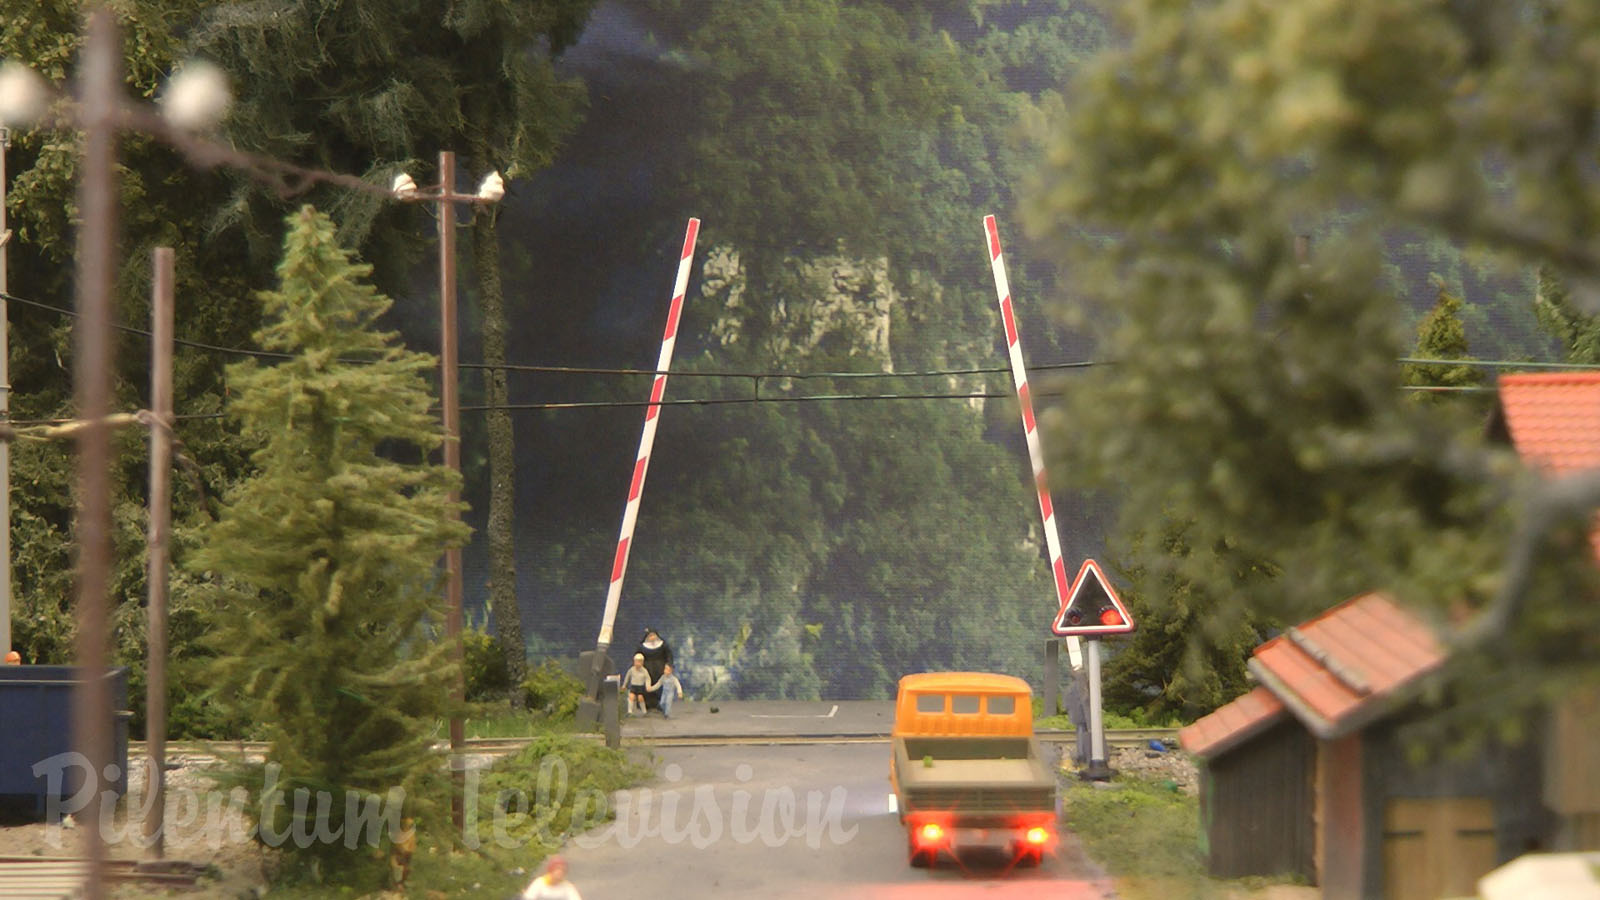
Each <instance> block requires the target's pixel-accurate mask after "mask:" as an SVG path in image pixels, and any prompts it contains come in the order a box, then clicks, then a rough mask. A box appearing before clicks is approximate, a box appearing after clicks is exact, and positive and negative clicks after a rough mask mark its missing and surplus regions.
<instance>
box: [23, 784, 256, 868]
mask: <svg viewBox="0 0 1600 900" xmlns="http://www.w3.org/2000/svg"><path fill="white" fill-rule="evenodd" d="M168 762H169V765H175V767H174V768H171V769H170V771H168V773H167V798H168V801H167V804H166V809H167V825H168V827H167V838H166V854H165V856H166V858H167V859H169V860H182V861H186V862H194V863H199V864H202V865H210V866H213V867H214V868H213V870H212V873H213V875H214V876H215V877H207V878H202V879H201V880H200V882H199V884H198V885H197V888H196V889H194V890H186V891H183V892H182V894H181V895H182V896H185V897H228V898H234V897H253V896H256V890H255V889H256V888H258V887H261V886H263V885H265V884H266V882H267V878H266V875H265V872H264V868H263V867H264V866H269V865H271V860H270V857H268V856H266V855H264V854H263V850H262V848H261V847H260V846H258V845H257V844H256V843H255V842H254V841H252V840H250V839H249V838H248V837H247V836H243V835H242V834H241V832H242V830H243V828H247V827H248V825H249V822H250V820H249V819H247V818H246V819H243V820H242V821H243V827H239V828H236V827H233V823H232V822H228V821H227V820H225V819H224V817H223V816H222V813H223V812H224V811H226V809H227V806H226V803H225V798H224V797H223V795H221V794H220V793H219V792H217V791H216V789H215V785H214V783H213V782H212V780H211V779H210V778H208V777H207V776H206V774H205V772H206V767H208V766H210V765H214V764H215V762H214V760H211V759H209V758H200V759H191V758H187V757H182V756H179V757H175V758H172V759H169V761H168ZM145 783H146V778H145V771H144V768H143V766H140V765H137V764H136V765H134V766H133V767H132V771H130V772H129V773H128V794H127V796H126V797H124V798H123V799H122V801H121V802H120V803H117V804H116V805H115V806H114V807H113V808H112V809H111V810H109V811H108V812H106V813H104V814H102V813H101V812H99V811H91V810H87V809H86V810H83V811H81V812H79V813H77V814H75V815H72V816H68V817H66V818H65V819H63V821H62V823H61V824H60V825H52V824H48V823H45V822H39V821H36V817H35V815H34V810H33V809H32V808H31V807H30V808H25V809H6V810H4V811H0V857H42V858H52V859H54V858H73V857H78V858H81V857H83V856H84V855H85V853H86V849H85V848H86V843H87V839H88V835H89V831H88V829H89V828H90V827H91V826H93V825H94V823H95V822H96V821H97V820H98V821H100V822H101V823H102V824H101V831H102V834H103V835H104V837H105V840H106V853H107V855H108V856H109V857H111V858H112V859H134V860H137V859H151V858H153V856H152V854H151V851H150V850H149V849H148V848H147V846H146V844H145V842H144V840H143V828H142V823H143V821H144V818H143V815H142V811H143V809H144V808H145V807H146V806H147V805H148V801H147V800H146V798H147V797H148V794H147V793H146V791H145ZM208 804H210V805H211V806H213V807H214V808H215V810H216V814H214V815H208V813H209V812H210V810H208V808H207V806H208ZM130 811H131V813H130ZM130 817H131V819H132V821H131V823H130ZM171 894H173V892H172V891H169V890H166V889H162V888H156V887H151V886H149V885H142V884H139V883H136V882H134V883H126V884H118V885H116V886H115V887H114V888H113V890H112V891H111V896H112V897H115V898H118V900H135V898H150V897H165V896H168V895H171Z"/></svg>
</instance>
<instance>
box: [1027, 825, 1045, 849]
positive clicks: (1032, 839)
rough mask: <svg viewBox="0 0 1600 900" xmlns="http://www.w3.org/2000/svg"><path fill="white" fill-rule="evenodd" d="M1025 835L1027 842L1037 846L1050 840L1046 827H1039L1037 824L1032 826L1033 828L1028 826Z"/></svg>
mask: <svg viewBox="0 0 1600 900" xmlns="http://www.w3.org/2000/svg"><path fill="white" fill-rule="evenodd" d="M1026 837H1027V840H1028V843H1030V844H1032V845H1034V846H1035V847H1038V846H1042V845H1043V844H1045V843H1047V842H1048V841H1049V840H1050V832H1049V830H1048V829H1045V828H1040V827H1038V826H1034V827H1033V828H1029V829H1028V833H1027V835H1026Z"/></svg>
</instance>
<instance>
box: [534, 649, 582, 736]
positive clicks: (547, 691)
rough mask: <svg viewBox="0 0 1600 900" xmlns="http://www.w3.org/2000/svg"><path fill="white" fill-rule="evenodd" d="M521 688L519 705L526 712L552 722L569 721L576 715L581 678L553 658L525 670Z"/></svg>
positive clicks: (579, 699)
mask: <svg viewBox="0 0 1600 900" xmlns="http://www.w3.org/2000/svg"><path fill="white" fill-rule="evenodd" d="M522 692H523V696H524V704H523V705H524V706H525V707H526V708H527V709H528V710H529V711H530V712H532V713H533V714H534V715H542V716H543V717H544V718H545V719H547V720H549V721H553V722H569V721H572V720H573V719H574V718H576V716H577V714H578V703H579V702H580V701H581V700H582V699H583V693H584V691H583V682H581V681H579V680H578V679H577V678H575V677H574V676H573V675H572V673H570V672H568V671H567V670H566V668H564V667H563V666H562V665H561V663H559V662H558V661H556V660H553V659H547V660H545V661H544V662H543V663H541V664H539V665H538V666H535V667H533V668H530V669H529V670H528V677H527V678H526V679H524V680H523V682H522Z"/></svg>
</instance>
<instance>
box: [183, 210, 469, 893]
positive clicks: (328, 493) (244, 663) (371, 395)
mask: <svg viewBox="0 0 1600 900" xmlns="http://www.w3.org/2000/svg"><path fill="white" fill-rule="evenodd" d="M368 273H369V267H368V266H365V265H361V264H357V263H355V262H353V261H352V260H351V258H350V254H349V253H347V252H346V251H345V250H343V249H341V248H340V247H339V246H338V244H337V243H336V239H335V229H334V225H333V223H332V221H331V220H330V219H329V218H328V217H326V216H324V215H321V214H319V213H317V212H316V211H315V210H313V209H312V208H311V207H309V206H308V207H306V208H304V209H302V210H301V211H300V212H299V213H297V214H294V215H292V216H290V219H289V228H288V236H287V238H286V241H285V255H284V259H283V262H282V263H281V265H280V266H279V268H278V274H279V278H280V286H279V288H278V290H276V291H270V292H264V293H262V294H261V295H260V296H261V300H262V302H263V304H264V307H265V308H264V312H265V319H266V321H267V322H268V323H269V324H267V325H266V326H264V327H263V328H262V329H261V331H260V332H258V334H257V338H258V340H259V341H260V344H261V346H262V347H264V348H267V349H269V350H274V351H279V352H282V353H286V354H289V355H290V358H289V359H287V360H286V361H284V362H282V363H280V364H277V365H272V366H262V365H259V364H257V363H256V362H255V361H254V360H252V361H248V362H245V363H241V364H238V365H235V366H232V367H230V370H229V381H230V383H231V385H232V387H233V396H234V401H233V404H232V412H233V414H234V415H235V416H237V417H238V419H239V420H241V422H242V425H243V427H244V429H245V431H246V432H247V433H252V434H254V435H255V436H257V437H258V438H259V440H260V442H261V443H260V449H259V450H258V451H256V453H255V454H254V462H255V465H256V467H257V472H256V474H255V475H254V476H253V477H251V478H249V479H247V480H245V481H243V482H241V483H239V484H238V485H236V486H235V487H234V488H233V489H232V490H231V491H230V492H229V494H228V496H227V499H226V503H225V505H224V510H223V513H222V516H221V518H220V521H219V522H218V523H217V524H216V525H215V526H213V527H212V528H211V529H210V531H209V533H208V534H206V536H205V538H204V540H203V541H202V544H201V548H200V550H199V551H198V552H197V553H196V554H194V556H193V557H191V566H192V568H194V569H197V570H199V571H201V572H203V573H205V574H206V575H207V576H208V577H209V578H210V579H211V581H212V584H213V587H214V590H215V592H216V595H217V599H218V601H219V602H218V604H217V609H216V614H215V615H216V619H215V625H214V631H213V632H212V643H213V644H214V646H215V647H216V648H217V650H218V651H219V658H218V660H217V661H216V663H215V664H214V666H213V669H212V676H213V678H214V685H215V690H216V692H217V696H218V698H219V700H220V702H222V703H223V704H226V705H231V706H233V707H235V708H236V710H237V711H238V712H240V713H242V714H243V715H244V716H245V717H246V718H247V719H248V720H251V721H254V722H256V723H258V724H259V727H260V729H261V730H262V732H263V734H262V736H263V737H265V738H266V739H267V740H269V741H270V743H271V747H270V750H269V751H268V752H267V755H266V762H267V763H268V764H278V765H281V767H282V771H281V774H280V775H279V777H278V785H279V787H280V788H281V789H283V790H284V791H286V792H287V799H288V801H289V802H288V803H287V804H285V805H284V806H278V807H276V808H273V806H272V805H271V804H270V803H269V804H268V805H267V806H266V807H265V809H266V812H265V813H264V815H263V817H262V823H261V824H262V826H263V834H280V835H281V834H283V833H284V832H285V831H286V830H287V829H291V828H293V829H298V831H295V832H292V833H293V834H295V835H296V836H298V835H315V834H317V829H318V828H321V829H322V830H323V831H322V833H323V834H339V835H341V838H340V839H339V840H337V841H328V840H312V841H304V842H301V841H297V840H293V839H291V840H290V841H289V842H288V844H286V845H285V850H286V851H288V852H289V853H290V859H292V860H295V861H299V862H302V863H320V865H317V866H314V867H313V868H312V869H311V871H312V872H313V873H316V872H317V871H318V870H320V872H321V874H322V875H324V876H339V877H342V878H355V877H357V876H356V875H355V873H356V872H357V871H358V870H360V869H361V868H362V866H361V865H359V861H360V860H367V859H369V858H370V857H371V855H372V854H371V851H370V850H368V849H366V848H365V847H359V846H358V848H357V849H356V850H354V851H352V850H350V849H348V848H347V837H346V836H343V832H342V830H341V829H342V827H343V825H344V824H345V818H346V815H347V810H346V803H347V802H348V799H349V798H351V797H360V796H362V795H372V794H384V793H386V792H387V791H389V790H390V789H392V788H395V787H399V788H403V789H405V791H406V798H407V800H406V803H407V807H406V810H407V811H406V814H407V815H412V814H413V812H414V809H413V806H414V803H415V800H416V798H417V795H418V793H419V788H420V787H421V786H422V785H424V784H425V783H426V782H427V781H428V780H429V779H431V778H433V777H435V776H436V775H437V773H439V772H440V771H441V769H442V760H441V759H440V758H439V756H438V755H437V754H436V753H434V752H433V751H432V750H431V749H430V744H431V740H432V737H433V732H434V730H435V729H436V728H437V725H438V721H439V720H440V719H441V718H442V717H444V716H446V715H448V714H449V700H448V697H449V676H450V675H451V674H452V672H451V669H450V663H449V661H448V656H447V653H446V649H445V646H444V645H443V644H442V643H441V642H439V641H437V640H435V636H436V635H437V628H436V626H437V622H438V618H439V616H438V612H439V602H438V577H437V574H436V571H435V567H434V566H435V561H436V560H438V558H439V556H440V555H441V553H442V552H443V551H444V550H445V548H446V547H447V546H451V545H456V546H459V545H460V544H461V543H462V542H463V541H464V540H465V539H466V537H467V529H466V527H465V526H463V525H461V524H460V523H459V516H458V513H459V508H458V507H457V506H456V505H454V504H452V503H450V502H449V501H448V499H447V492H448V491H449V490H450V489H451V488H453V487H455V486H456V484H457V476H456V475H454V474H453V473H451V472H450V471H449V470H447V469H444V468H443V467H440V466H435V465H429V464H427V463H426V462H425V461H424V459H425V454H426V453H427V451H428V450H430V449H432V448H434V447H436V446H437V445H438V444H439V443H440V440H441V436H440V429H439V423H438V421H437V420H436V418H435V417H434V415H433V414H432V413H431V412H430V407H431V406H432V403H433V400H432V397H431V395H430V392H429V390H428V386H427V383H426V381H425V380H424V375H425V373H427V372H428V371H429V370H430V369H431V368H432V367H433V366H434V359H433V357H431V356H428V355H426V354H421V353H413V352H409V351H406V350H404V349H403V348H401V347H399V346H397V345H396V341H395V336H394V335H393V334H389V333H383V332H379V331H377V330H375V329H374V324H375V322H376V320H377V319H378V317H379V316H380V315H381V314H382V313H383V312H384V311H385V310H386V309H387V308H388V307H389V300H388V299H387V298H385V297H383V296H381V295H379V294H378V293H377V292H376V290H375V289H374V288H372V287H371V286H370V285H368V284H366V283H364V281H363V279H365V278H366V276H367V275H368ZM246 786H247V788H248V789H249V790H250V792H251V798H252V805H253V806H254V808H255V809H263V806H262V805H260V800H261V797H260V794H261V792H262V782H260V781H253V783H251V784H248V785H246ZM298 788H307V789H309V791H310V792H311V793H310V796H311V797H312V798H313V801H314V799H315V797H316V793H317V792H318V791H326V792H328V793H329V794H330V795H331V798H332V803H331V804H330V805H329V806H328V807H327V808H325V809H319V808H318V806H317V804H316V803H315V802H312V803H311V804H309V806H307V807H306V808H305V810H304V812H303V813H301V812H297V811H296V810H295V807H294V803H293V798H294V791H295V790H296V789H298ZM435 818H436V817H435ZM269 829H270V831H269ZM348 842H349V843H355V840H354V839H349V840H348ZM299 843H305V844H308V846H297V844H299ZM335 860H337V864H333V863H334V862H335Z"/></svg>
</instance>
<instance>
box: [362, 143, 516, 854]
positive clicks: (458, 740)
mask: <svg viewBox="0 0 1600 900" xmlns="http://www.w3.org/2000/svg"><path fill="white" fill-rule="evenodd" d="M389 190H390V193H392V194H393V195H394V196H395V198H396V199H399V200H405V201H408V202H418V203H430V202H431V203H437V204H438V206H439V405H440V407H441V408H442V410H443V415H442V418H443V420H444V421H443V425H444V464H445V466H446V467H447V468H448V469H450V470H451V471H452V472H455V473H456V474H457V475H460V474H461V398H460V393H459V391H458V389H457V383H458V380H457V371H456V366H457V357H456V344H457V341H458V338H459V335H458V329H457V327H456V204H457V203H468V204H472V205H474V206H487V205H489V204H493V203H499V202H500V198H501V197H504V196H505V193H506V186H505V180H504V179H503V178H501V176H500V173H499V172H491V173H489V174H488V175H486V176H484V178H483V182H482V183H481V184H479V185H478V192H477V193H476V194H458V193H456V155H455V154H454V153H452V152H451V151H449V150H441V151H439V186H438V187H437V188H435V189H433V190H429V191H419V190H417V185H416V182H415V181H413V180H412V178H411V176H410V175H406V174H404V173H402V174H400V175H397V176H396V177H395V179H394V184H393V185H392V186H391V187H390V189H389ZM448 499H449V502H450V503H451V504H456V503H459V502H460V501H461V492H460V491H452V492H451V493H450V496H449V498H448ZM444 571H445V589H444V596H445V619H444V633H445V640H447V641H449V642H450V656H451V658H452V659H453V660H455V663H456V671H457V675H456V681H455V684H453V685H451V688H450V697H451V699H452V700H454V701H455V702H456V705H457V708H459V707H460V705H461V703H462V702H463V701H465V699H466V679H465V673H463V672H462V669H461V663H462V661H463V657H464V655H465V654H464V653H463V652H462V646H461V594H462V591H461V548H459V547H452V548H450V549H448V550H446V551H445V552H444ZM465 740H466V723H465V722H463V721H462V719H461V717H460V715H459V714H457V715H452V716H451V717H450V760H451V763H450V765H451V769H452V772H453V773H454V779H455V787H456V789H455V790H454V791H453V792H452V797H451V801H450V815H451V818H452V820H453V821H454V822H455V826H456V828H461V827H462V825H463V823H464V822H465V820H466V809H465V807H464V804H463V802H462V796H461V793H462V784H463V780H464V779H463V775H462V772H461V769H460V768H459V765H460V752H461V745H462V744H463V743H465Z"/></svg>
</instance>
